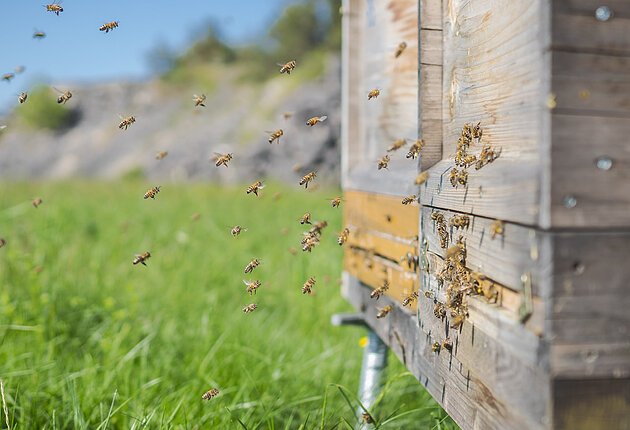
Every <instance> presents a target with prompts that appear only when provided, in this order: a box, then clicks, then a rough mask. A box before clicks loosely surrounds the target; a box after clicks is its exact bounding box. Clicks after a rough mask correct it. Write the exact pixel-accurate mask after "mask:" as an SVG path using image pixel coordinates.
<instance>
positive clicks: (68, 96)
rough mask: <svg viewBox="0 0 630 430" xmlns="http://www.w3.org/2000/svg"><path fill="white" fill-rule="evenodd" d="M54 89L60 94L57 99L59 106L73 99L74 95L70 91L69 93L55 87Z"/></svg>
mask: <svg viewBox="0 0 630 430" xmlns="http://www.w3.org/2000/svg"><path fill="white" fill-rule="evenodd" d="M53 89H54V90H55V91H57V92H58V93H59V96H58V97H57V103H58V104H64V105H65V104H66V102H67V101H68V100H70V99H71V98H72V93H71V92H70V91H68V90H66V91H61V90H60V89H57V88H55V87H53Z"/></svg>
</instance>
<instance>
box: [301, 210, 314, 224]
mask: <svg viewBox="0 0 630 430" xmlns="http://www.w3.org/2000/svg"><path fill="white" fill-rule="evenodd" d="M310 223H311V213H310V212H306V213H305V214H304V215H302V218H300V224H302V225H304V224H310Z"/></svg>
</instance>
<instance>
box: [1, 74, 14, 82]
mask: <svg viewBox="0 0 630 430" xmlns="http://www.w3.org/2000/svg"><path fill="white" fill-rule="evenodd" d="M13 78H15V75H14V74H13V73H5V74H4V75H2V80H3V81H7V82H11V79H13Z"/></svg>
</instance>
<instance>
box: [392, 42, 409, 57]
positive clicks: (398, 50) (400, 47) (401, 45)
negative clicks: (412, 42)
mask: <svg viewBox="0 0 630 430" xmlns="http://www.w3.org/2000/svg"><path fill="white" fill-rule="evenodd" d="M405 49H407V42H404V41H403V42H400V43H399V44H398V48H396V53H395V54H394V58H398V57H400V54H402V53H403V51H404V50H405Z"/></svg>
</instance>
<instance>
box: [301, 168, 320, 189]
mask: <svg viewBox="0 0 630 430" xmlns="http://www.w3.org/2000/svg"><path fill="white" fill-rule="evenodd" d="M315 177H317V173H315V172H310V173H307V174H306V175H304V176H302V179H300V185H304V188H308V183H309V182H311V181H313V180H314V179H315Z"/></svg>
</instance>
